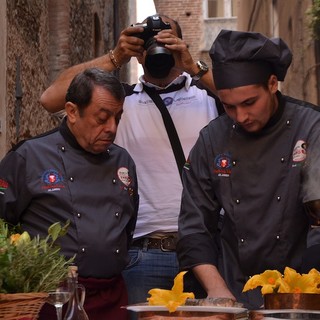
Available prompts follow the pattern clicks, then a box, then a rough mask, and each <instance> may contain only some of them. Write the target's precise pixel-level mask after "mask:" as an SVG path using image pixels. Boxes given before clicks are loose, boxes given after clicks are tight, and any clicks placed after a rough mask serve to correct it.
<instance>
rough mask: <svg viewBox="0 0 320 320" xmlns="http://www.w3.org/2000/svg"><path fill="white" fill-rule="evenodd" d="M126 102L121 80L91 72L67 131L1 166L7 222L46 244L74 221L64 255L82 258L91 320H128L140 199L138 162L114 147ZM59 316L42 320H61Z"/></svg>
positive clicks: (28, 146)
mask: <svg viewBox="0 0 320 320" xmlns="http://www.w3.org/2000/svg"><path fill="white" fill-rule="evenodd" d="M124 97H125V92H124V89H123V87H122V85H121V83H120V82H119V80H118V79H117V78H116V77H114V76H112V75H110V74H109V73H107V72H105V71H102V70H100V69H96V68H92V69H87V70H84V71H83V72H81V73H79V74H78V75H77V76H76V77H75V78H74V79H73V81H72V82H71V84H70V86H69V89H68V92H67V95H66V103H65V109H66V114H67V116H66V117H65V118H64V120H63V121H62V124H61V125H60V126H59V127H58V128H56V129H54V130H52V131H50V132H47V133H45V134H43V135H41V136H37V137H34V138H32V139H29V140H27V141H24V142H21V143H20V144H19V145H17V146H16V147H14V148H13V149H12V150H10V152H8V154H7V155H6V156H5V157H4V159H2V161H1V163H0V186H1V188H0V218H3V219H5V220H6V221H8V222H9V223H11V224H17V223H20V224H21V226H22V228H23V229H24V230H26V231H28V232H29V233H30V235H31V236H36V235H38V234H39V235H40V236H43V237H44V236H45V235H47V229H48V227H49V226H50V225H51V224H53V223H54V222H57V221H61V222H63V223H64V222H65V221H67V220H70V222H71V224H70V226H69V228H68V232H67V234H66V235H65V236H64V237H62V238H61V243H60V245H61V252H62V254H64V255H65V256H66V257H68V258H70V257H72V256H74V255H76V258H75V264H76V265H77V266H78V270H79V282H80V283H81V284H83V285H84V286H85V288H86V299H85V302H84V308H85V310H86V312H87V314H88V316H89V319H90V320H101V319H107V318H108V319H117V320H120V319H121V320H125V319H127V312H126V309H124V308H122V306H124V305H126V304H127V303H128V298H127V290H126V286H125V283H124V280H123V278H122V275H121V272H122V270H123V269H124V268H125V266H126V265H127V263H128V261H129V256H128V248H129V245H130V243H131V240H132V235H133V231H134V228H135V223H136V219H137V210H138V204H139V196H138V184H137V176H136V168H135V164H134V162H133V159H132V158H131V156H130V155H129V154H128V152H127V151H126V150H125V149H123V148H121V147H119V146H117V145H115V144H113V141H114V138H115V135H116V130H117V126H118V123H119V121H120V117H121V114H122V111H123V101H124ZM53 309H54V308H51V310H52V311H54V310H53ZM51 310H50V309H49V307H48V308H44V310H42V311H41V314H40V319H45V320H50V319H56V315H55V313H52V312H50V311H51Z"/></svg>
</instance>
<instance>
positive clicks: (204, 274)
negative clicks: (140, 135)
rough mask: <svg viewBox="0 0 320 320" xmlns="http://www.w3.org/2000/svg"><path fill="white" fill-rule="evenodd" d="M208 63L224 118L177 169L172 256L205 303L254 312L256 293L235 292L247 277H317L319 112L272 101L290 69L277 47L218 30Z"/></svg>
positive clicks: (284, 99) (280, 44)
mask: <svg viewBox="0 0 320 320" xmlns="http://www.w3.org/2000/svg"><path fill="white" fill-rule="evenodd" d="M210 56H211V59H212V64H213V75H214V80H215V85H216V88H217V90H218V95H219V97H220V99H221V101H222V103H223V105H224V108H225V111H226V113H225V114H224V115H222V116H220V117H219V118H217V119H215V120H213V121H211V122H210V123H209V125H208V126H206V127H205V128H204V129H203V130H202V131H201V132H200V136H199V139H198V141H197V142H196V144H195V146H194V147H193V149H192V150H191V152H190V155H189V160H188V162H187V163H186V165H185V167H184V171H183V186H184V189H183V196H182V205H181V213H180V217H179V242H178V249H177V252H178V257H179V263H180V266H181V269H184V270H187V269H192V270H193V272H194V273H195V275H196V276H197V277H198V278H199V279H200V281H201V283H202V285H203V287H204V289H205V290H206V291H207V294H208V296H209V297H228V298H232V299H235V300H237V301H239V302H242V303H243V304H244V306H245V307H247V308H249V309H256V308H259V307H261V305H262V304H263V299H262V296H261V292H260V289H261V288H257V289H256V290H250V291H248V292H245V293H242V289H243V287H244V284H245V283H246V281H247V280H248V279H249V277H250V276H252V275H255V274H259V273H262V272H263V271H265V270H267V269H276V270H278V271H280V272H283V270H284V268H285V267H286V266H289V267H291V268H294V269H296V270H297V271H298V272H308V271H309V270H310V269H311V268H313V267H316V268H319V270H320V262H319V259H320V245H319V243H320V241H319V233H320V229H319V225H320V210H319V199H320V187H319V185H320V170H319V166H320V112H319V108H318V107H316V106H314V105H311V104H310V103H307V102H304V101H300V100H297V99H294V98H292V97H288V96H284V95H282V94H281V93H280V92H279V90H278V81H283V80H284V78H285V75H286V72H287V69H288V67H289V65H290V64H291V60H292V54H291V51H290V49H289V48H288V47H287V45H286V43H284V41H283V40H281V39H278V38H277V39H268V38H266V37H265V36H264V35H262V34H260V33H251V32H239V31H229V30H222V31H221V32H220V34H219V35H218V37H217V38H216V40H215V41H214V43H213V45H212V48H211V50H210ZM221 209H223V212H224V214H223V215H221V214H220V212H221Z"/></svg>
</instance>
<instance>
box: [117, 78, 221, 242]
mask: <svg viewBox="0 0 320 320" xmlns="http://www.w3.org/2000/svg"><path fill="white" fill-rule="evenodd" d="M184 79H186V83H185V86H184V87H183V88H181V89H179V90H178V91H174V92H169V93H162V94H161V95H160V96H161V98H162V99H163V100H164V102H165V105H166V106H167V108H168V110H169V113H170V115H171V117H172V119H173V122H174V124H175V127H176V130H177V133H178V135H179V138H180V141H181V144H182V147H183V150H184V154H185V157H186V158H187V157H188V154H189V152H190V150H191V148H192V147H193V145H194V144H195V142H196V140H197V138H198V136H199V131H200V130H201V129H202V128H203V127H204V126H205V125H207V124H208V123H209V121H210V120H212V119H214V118H215V117H217V115H218V111H217V108H216V103H215V99H214V98H213V97H211V96H209V95H208V93H207V91H206V90H203V89H199V88H198V87H196V86H195V85H191V80H192V79H191V77H190V76H189V75H188V74H186V73H184V74H183V75H181V76H180V77H178V78H177V79H176V80H175V81H174V82H173V83H179V82H180V83H181V82H182V81H183V80H184ZM140 81H141V82H143V78H141V79H140ZM169 87H170V86H169ZM133 91H134V92H133V93H132V94H131V95H128V96H127V97H126V99H125V103H124V112H123V115H122V117H121V120H120V123H119V126H118V131H117V136H116V140H115V143H116V144H118V145H120V146H122V147H124V148H125V149H127V150H128V151H129V153H130V155H131V156H132V157H133V159H134V161H135V163H136V167H137V175H138V187H139V194H140V206H139V213H138V220H137V225H136V229H135V234H134V238H138V237H142V236H144V235H147V234H150V233H152V232H175V231H177V229H178V215H179V212H180V202H181V192H182V184H181V179H180V175H179V172H178V168H177V164H176V161H175V157H174V154H173V151H172V148H171V145H170V141H169V138H168V135H167V132H166V129H165V126H164V123H163V120H162V116H161V114H160V111H159V110H158V108H157V106H156V105H155V104H154V102H153V101H152V100H151V98H150V97H149V96H148V95H147V94H146V93H145V92H144V91H143V86H142V83H138V84H137V85H136V86H135V87H134V89H133Z"/></svg>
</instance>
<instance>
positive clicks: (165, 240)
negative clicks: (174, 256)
mask: <svg viewBox="0 0 320 320" xmlns="http://www.w3.org/2000/svg"><path fill="white" fill-rule="evenodd" d="M131 246H132V247H139V248H146V249H161V250H162V251H164V252H167V251H176V247H177V236H176V235H170V236H164V237H162V238H160V239H155V238H147V237H144V238H139V239H137V240H133V242H132V245H131Z"/></svg>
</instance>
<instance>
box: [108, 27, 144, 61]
mask: <svg viewBox="0 0 320 320" xmlns="http://www.w3.org/2000/svg"><path fill="white" fill-rule="evenodd" d="M142 31H143V28H142V27H135V26H133V27H128V28H126V29H124V30H123V31H122V32H121V33H120V37H119V40H118V43H117V45H116V47H115V48H114V50H112V52H113V55H114V58H115V59H116V61H117V63H118V64H119V66H122V65H123V64H126V63H128V62H129V61H130V59H131V58H132V57H142V56H143V51H144V48H143V44H144V41H143V40H142V39H140V38H138V37H137V36H136V34H139V33H141V32H142Z"/></svg>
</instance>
